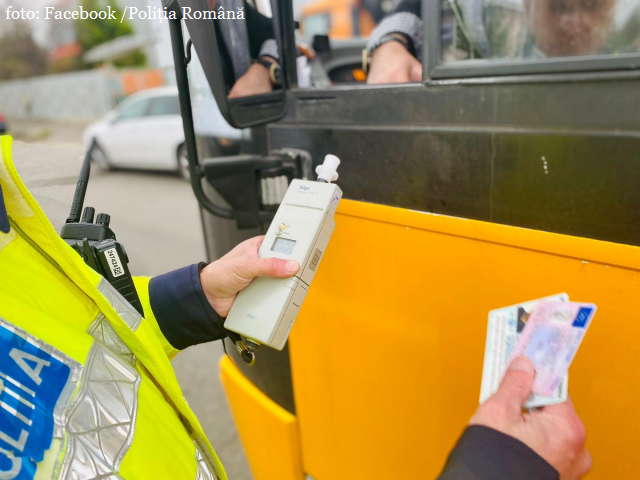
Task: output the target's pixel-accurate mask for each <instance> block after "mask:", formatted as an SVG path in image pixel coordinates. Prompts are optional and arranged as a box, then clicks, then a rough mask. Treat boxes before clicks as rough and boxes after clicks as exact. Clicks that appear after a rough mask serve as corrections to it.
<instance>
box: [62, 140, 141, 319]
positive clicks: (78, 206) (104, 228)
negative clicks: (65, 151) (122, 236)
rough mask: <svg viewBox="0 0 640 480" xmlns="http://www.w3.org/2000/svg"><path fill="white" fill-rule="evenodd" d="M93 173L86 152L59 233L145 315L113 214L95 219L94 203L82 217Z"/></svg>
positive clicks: (103, 214)
mask: <svg viewBox="0 0 640 480" xmlns="http://www.w3.org/2000/svg"><path fill="white" fill-rule="evenodd" d="M89 151H90V149H89ZM90 173H91V165H90V155H89V153H88V152H87V154H86V156H85V159H84V163H83V164H82V169H81V170H80V177H79V178H78V184H77V186H76V191H75V193H74V195H73V203H72V204H71V212H70V213H69V218H67V222H66V223H65V224H64V225H63V226H62V230H61V231H60V236H61V237H62V239H63V240H64V241H65V242H67V243H68V244H69V245H70V246H71V247H72V248H73V249H74V250H75V251H76V252H78V254H79V255H80V256H81V257H82V259H83V260H84V261H85V263H86V264H87V265H89V266H90V267H91V268H93V269H94V270H95V271H96V272H98V273H99V274H100V275H102V276H103V277H104V278H106V279H107V280H108V281H109V283H110V284H111V285H112V286H113V287H114V288H115V289H116V290H117V291H118V292H119V293H120V295H122V296H123V297H124V298H125V299H126V300H127V301H128V302H129V303H130V304H131V305H132V306H133V307H134V308H135V309H136V310H137V311H138V313H140V315H142V316H144V311H143V309H142V304H141V303H140V298H139V297H138V292H136V288H135V285H134V284H133V278H132V277H131V273H130V272H129V268H128V267H127V264H128V263H129V257H128V256H127V252H126V250H125V249H124V245H122V244H121V243H120V242H118V241H117V240H116V234H115V233H113V230H111V228H110V227H109V223H110V221H111V217H110V216H109V215H107V214H106V213H99V214H98V217H97V218H96V219H95V223H94V215H95V210H94V209H93V208H92V207H87V208H85V209H84V211H83V212H82V218H81V217H80V212H81V211H82V206H83V204H84V196H85V194H86V193H87V184H88V183H89V174H90Z"/></svg>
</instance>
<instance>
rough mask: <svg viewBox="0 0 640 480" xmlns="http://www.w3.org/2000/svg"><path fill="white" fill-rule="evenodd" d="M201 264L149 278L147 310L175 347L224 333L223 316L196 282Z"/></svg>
mask: <svg viewBox="0 0 640 480" xmlns="http://www.w3.org/2000/svg"><path fill="white" fill-rule="evenodd" d="M205 266H206V264H205V263H201V264H199V265H191V266H189V267H184V268H181V269H179V270H175V271H173V272H169V273H165V274H164V275H160V276H157V277H154V278H152V279H151V281H150V282H149V301H150V303H151V310H153V314H154V316H155V317H156V320H157V321H158V326H159V327H160V331H161V332H162V334H163V335H164V336H165V338H166V339H167V340H168V341H169V343H170V344H171V345H172V346H173V347H174V348H176V349H178V350H183V349H185V348H187V347H190V346H191V345H197V344H199V343H205V342H211V341H213V340H220V339H222V338H224V337H226V336H227V334H226V331H225V330H224V327H223V325H224V319H223V318H221V317H220V315H218V314H217V313H216V311H215V310H214V309H213V307H211V305H210V304H209V301H208V300H207V297H205V295H204V291H203V290H202V285H201V284H200V270H202V269H203V268H204V267H205Z"/></svg>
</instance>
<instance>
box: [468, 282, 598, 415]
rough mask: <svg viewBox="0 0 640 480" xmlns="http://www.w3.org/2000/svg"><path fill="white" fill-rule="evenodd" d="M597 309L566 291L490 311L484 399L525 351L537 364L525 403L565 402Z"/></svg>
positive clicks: (483, 386) (526, 404) (485, 354)
mask: <svg viewBox="0 0 640 480" xmlns="http://www.w3.org/2000/svg"><path fill="white" fill-rule="evenodd" d="M595 313H596V306H595V305H593V304H591V303H579V302H570V301H569V296H568V295H567V294H566V293H560V294H558V295H552V296H550V297H545V298H540V299H537V300H532V301H529V302H525V303H521V304H518V305H512V306H510V307H504V308H500V309H497V310H492V311H490V312H489V325H488V328H487V343H486V347H485V352H484V367H483V370H482V386H481V389H480V403H483V402H484V401H485V400H486V399H488V398H489V397H490V396H491V395H493V394H494V393H495V392H496V390H497V389H498V386H499V385H500V382H501V381H502V377H503V375H504V373H505V371H506V369H507V367H508V366H509V363H510V362H511V360H513V359H514V358H515V357H518V356H520V355H524V356H526V357H528V358H529V359H530V360H531V361H532V362H533V365H534V366H535V369H536V378H535V381H534V385H533V393H532V394H531V397H529V399H528V400H527V402H526V403H525V405H524V407H525V408H538V407H543V406H545V405H552V404H554V403H561V402H564V401H566V400H567V394H568V385H569V377H568V373H567V372H568V370H569V366H570V365H571V362H572V361H573V358H574V357H575V354H576V352H577V351H578V347H579V346H580V343H581V342H582V339H583V338H584V335H585V333H586V332H587V329H588V328H589V325H590V324H591V320H592V318H593V316H594V315H595Z"/></svg>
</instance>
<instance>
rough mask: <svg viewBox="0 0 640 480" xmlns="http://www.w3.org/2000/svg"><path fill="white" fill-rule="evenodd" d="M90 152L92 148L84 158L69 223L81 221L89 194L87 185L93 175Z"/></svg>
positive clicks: (68, 219)
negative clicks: (86, 196) (85, 198)
mask: <svg viewBox="0 0 640 480" xmlns="http://www.w3.org/2000/svg"><path fill="white" fill-rule="evenodd" d="M90 152H91V148H89V150H87V153H86V154H85V156H84V162H83V163H82V169H81V170H80V176H79V177H78V183H77V185H76V191H75V193H74V194H73V202H72V203H71V211H70V212H69V218H67V223H77V222H79V221H80V214H81V212H82V206H83V205H84V196H85V194H86V193H87V185H88V184H89V174H90V173H91V163H90V162H91V153H90Z"/></svg>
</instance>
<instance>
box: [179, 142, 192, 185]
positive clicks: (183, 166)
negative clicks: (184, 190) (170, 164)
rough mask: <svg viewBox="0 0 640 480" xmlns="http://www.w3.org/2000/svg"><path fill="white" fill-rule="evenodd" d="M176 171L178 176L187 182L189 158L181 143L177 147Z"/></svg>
mask: <svg viewBox="0 0 640 480" xmlns="http://www.w3.org/2000/svg"><path fill="white" fill-rule="evenodd" d="M178 171H179V172H180V175H182V176H183V177H184V178H186V179H187V180H189V179H190V178H191V175H190V174H189V157H188V156H187V146H186V145H185V144H184V143H183V144H182V145H180V146H179V147H178Z"/></svg>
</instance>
